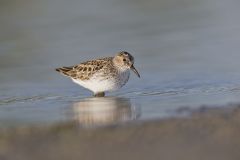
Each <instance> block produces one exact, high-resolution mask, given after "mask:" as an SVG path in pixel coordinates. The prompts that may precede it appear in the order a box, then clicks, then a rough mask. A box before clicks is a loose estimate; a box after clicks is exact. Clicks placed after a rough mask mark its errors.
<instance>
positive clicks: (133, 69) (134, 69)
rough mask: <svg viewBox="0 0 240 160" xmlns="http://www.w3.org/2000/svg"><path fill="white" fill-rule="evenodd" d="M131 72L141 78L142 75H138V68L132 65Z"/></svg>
mask: <svg viewBox="0 0 240 160" xmlns="http://www.w3.org/2000/svg"><path fill="white" fill-rule="evenodd" d="M130 68H131V70H132V71H133V72H134V73H135V74H136V75H137V76H138V77H139V78H140V74H139V73H138V71H137V70H136V68H135V67H134V66H133V65H132V66H131V67H130Z"/></svg>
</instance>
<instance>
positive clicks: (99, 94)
mask: <svg viewBox="0 0 240 160" xmlns="http://www.w3.org/2000/svg"><path fill="white" fill-rule="evenodd" d="M104 96H105V93H104V92H98V93H94V97H104Z"/></svg>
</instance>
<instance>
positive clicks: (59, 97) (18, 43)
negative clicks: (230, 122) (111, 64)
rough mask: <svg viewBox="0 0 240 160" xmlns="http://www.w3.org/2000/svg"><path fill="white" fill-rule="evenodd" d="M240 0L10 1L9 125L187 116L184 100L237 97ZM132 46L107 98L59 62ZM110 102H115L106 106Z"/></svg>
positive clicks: (5, 22)
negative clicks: (126, 68) (131, 67)
mask: <svg viewBox="0 0 240 160" xmlns="http://www.w3.org/2000/svg"><path fill="white" fill-rule="evenodd" d="M239 5H240V4H239V2H237V1H233V0H220V1H219V0H203V1H201V2H200V1H196V0H180V1H179V0H170V1H167V0H162V1H157V0H150V1H118V0H111V1H110V0H98V1H97V0H93V1H75V0H70V1H63V0H60V1H59V0H48V1H47V0H45V1H37V0H33V1H31V2H30V1H26V0H23V1H21V3H20V2H18V1H14V0H12V1H7V0H4V1H2V2H1V5H0V20H1V22H2V23H1V26H0V35H1V36H0V73H1V75H0V126H18V125H29V124H34V125H37V124H38V125H45V124H54V123H62V122H66V121H72V120H74V121H76V122H77V124H78V125H79V126H83V127H86V126H88V127H92V126H99V125H116V124H121V123H125V122H129V121H139V120H150V119H159V118H166V117H172V116H182V114H183V113H182V112H179V109H181V108H182V107H186V106H187V107H189V108H193V109H194V108H197V107H199V106H201V105H212V106H215V105H223V104H226V103H238V102H239V97H240V73H239V68H240V63H239V59H240V54H239V40H240V21H239V20H238V15H239V14H240V11H239V9H238V8H239V7H238V6H239ZM120 50H126V51H128V52H130V53H132V54H133V55H134V57H135V66H136V68H137V69H138V70H139V72H140V74H141V79H138V78H137V77H136V76H135V75H134V74H132V76H131V79H130V81H129V82H128V84H127V85H126V86H125V87H123V88H122V89H121V90H119V91H117V92H113V93H108V94H107V95H108V96H109V97H108V98H103V99H101V98H100V99H96V98H90V97H91V93H90V92H89V91H87V90H85V89H83V88H81V87H79V86H77V85H75V84H73V83H72V82H71V81H70V80H69V79H67V78H65V77H63V76H61V75H59V74H58V73H56V72H55V71H54V68H56V67H59V66H62V65H65V66H67V65H73V64H77V63H79V62H82V61H84V60H88V59H92V58H96V57H104V56H112V55H113V54H115V53H116V52H118V51H120ZM106 107H107V108H106Z"/></svg>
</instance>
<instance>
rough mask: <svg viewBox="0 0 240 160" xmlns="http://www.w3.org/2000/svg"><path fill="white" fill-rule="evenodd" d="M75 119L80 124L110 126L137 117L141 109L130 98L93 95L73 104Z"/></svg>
mask: <svg viewBox="0 0 240 160" xmlns="http://www.w3.org/2000/svg"><path fill="white" fill-rule="evenodd" d="M73 112H74V120H75V121H77V123H78V124H79V126H82V127H94V126H108V125H114V124H118V123H122V122H126V121H131V120H134V119H137V118H138V117H139V115H140V110H139V108H138V107H137V106H136V105H132V104H131V101H130V99H128V98H118V97H101V98H100V97H99V98H98V97H92V98H86V99H83V100H81V101H79V102H76V103H74V104H73Z"/></svg>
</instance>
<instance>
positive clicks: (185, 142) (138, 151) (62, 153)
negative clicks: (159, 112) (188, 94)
mask: <svg viewBox="0 0 240 160" xmlns="http://www.w3.org/2000/svg"><path fill="white" fill-rule="evenodd" d="M186 110H188V109H187V108H186ZM0 159H1V160H33V159H34V160H43V159H44V160H50V159H51V160H53V159H58V160H75V159H77V160H80V159H81V160H92V159H103V160H113V159H114V160H120V159H131V160H146V159H148V160H151V159H153V160H156V159H162V160H174V159H178V160H202V159H204V160H235V159H236V160H239V159H240V105H229V106H225V107H223V108H221V109H214V108H212V109H206V108H205V107H202V108H201V109H199V110H196V111H193V112H192V115H191V116H190V117H187V118H186V117H185V118H172V119H165V120H157V121H152V122H141V123H137V124H136V123H132V124H127V125H121V126H112V127H106V128H98V129H96V128H95V129H79V128H77V125H76V124H75V123H69V124H61V125H56V126H51V127H46V126H45V127H21V128H11V129H10V128H8V129H1V131H0Z"/></svg>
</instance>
